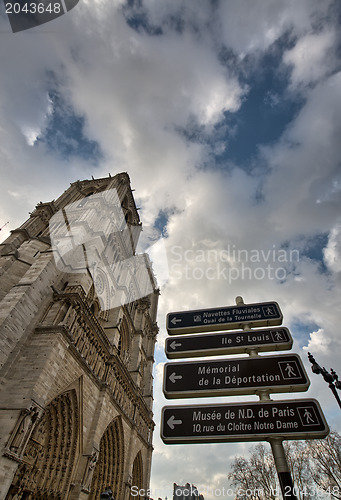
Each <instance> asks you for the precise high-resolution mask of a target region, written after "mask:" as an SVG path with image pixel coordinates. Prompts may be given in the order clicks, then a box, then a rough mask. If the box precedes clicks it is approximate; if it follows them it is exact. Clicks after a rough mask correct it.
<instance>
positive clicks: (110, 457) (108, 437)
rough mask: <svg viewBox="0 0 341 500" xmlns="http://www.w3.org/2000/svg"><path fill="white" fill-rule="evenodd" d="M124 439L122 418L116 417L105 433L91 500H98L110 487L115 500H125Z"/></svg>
mask: <svg viewBox="0 0 341 500" xmlns="http://www.w3.org/2000/svg"><path fill="white" fill-rule="evenodd" d="M123 467H124V437H123V427H122V422H121V417H116V418H115V419H114V420H113V421H112V422H111V424H109V426H108V427H107V429H106V431H105V432H104V434H103V436H102V439H101V442H100V450H99V457H98V461H97V464H96V468H95V470H94V475H93V478H92V483H91V488H90V495H89V500H98V498H99V497H100V495H101V493H102V492H103V491H104V490H105V488H106V487H107V486H110V488H111V490H112V492H113V497H114V498H115V500H120V499H122V498H123V490H122V482H123Z"/></svg>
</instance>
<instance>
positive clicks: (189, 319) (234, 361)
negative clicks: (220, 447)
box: [161, 297, 329, 500]
mask: <svg viewBox="0 0 341 500" xmlns="http://www.w3.org/2000/svg"><path fill="white" fill-rule="evenodd" d="M236 304H237V305H235V306H231V307H220V308H214V309H200V310H197V311H182V312H172V313H169V314H167V321H166V324H167V330H168V333H169V335H176V334H181V335H182V334H187V333H203V332H212V331H217V330H220V331H224V330H231V329H238V328H242V329H243V331H240V332H229V333H219V334H211V335H192V336H186V335H185V336H183V337H172V338H168V339H167V340H166V348H165V350H166V355H167V357H168V358H184V357H197V356H202V355H204V356H205V355H206V356H214V355H222V354H239V353H248V354H250V356H249V357H244V358H227V359H223V360H211V361H205V360H204V361H200V360H199V361H196V362H194V361H189V362H188V361H187V362H178V363H166V364H165V367H164V379H163V392H164V394H165V396H166V398H168V399H172V398H195V397H202V396H231V395H236V394H258V395H259V397H260V401H259V402H250V403H244V402H243V403H239V404H238V403H229V404H221V405H211V404H210V405H200V406H199V405H197V406H194V405H193V406H166V407H165V408H163V409H162V418H161V438H162V440H163V441H164V443H166V444H183V443H216V442H222V443H226V442H236V441H269V442H270V444H271V448H272V452H273V456H274V460H275V465H276V469H277V473H278V478H279V482H280V486H281V490H282V494H283V498H284V499H285V500H297V498H296V495H295V490H294V487H293V482H292V478H291V473H290V469H289V466H288V462H287V459H286V455H285V451H284V448H283V444H282V441H283V439H314V438H318V439H320V438H323V437H325V436H327V435H328V433H329V429H328V425H327V423H326V421H325V419H324V416H323V413H322V411H321V408H320V406H319V404H318V402H317V401H316V400H314V399H294V400H286V401H272V400H271V399H270V397H269V393H271V392H293V391H306V390H307V389H308V387H309V384H310V382H309V379H308V376H307V374H306V371H305V369H304V366H303V364H302V362H301V359H300V358H299V356H298V355H297V354H290V355H287V354H278V355H277V356H258V351H275V350H285V349H291V347H292V338H291V335H290V333H289V330H288V329H287V328H268V329H263V330H261V329H258V330H250V328H253V327H262V326H268V327H269V326H270V327H274V326H277V325H281V324H282V320H283V316H282V313H281V310H280V308H279V306H278V304H277V302H262V303H257V304H244V301H243V298H242V297H237V298H236Z"/></svg>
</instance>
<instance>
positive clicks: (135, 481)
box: [131, 451, 143, 500]
mask: <svg viewBox="0 0 341 500" xmlns="http://www.w3.org/2000/svg"><path fill="white" fill-rule="evenodd" d="M131 475H132V480H131V485H132V486H134V490H135V491H136V490H138V491H139V492H140V491H141V489H142V487H143V464H142V454H141V452H140V451H139V452H138V454H137V455H136V457H135V460H134V463H133V470H132V474H131ZM131 498H134V500H139V499H140V498H141V497H140V495H138V496H136V495H135V496H133V495H131Z"/></svg>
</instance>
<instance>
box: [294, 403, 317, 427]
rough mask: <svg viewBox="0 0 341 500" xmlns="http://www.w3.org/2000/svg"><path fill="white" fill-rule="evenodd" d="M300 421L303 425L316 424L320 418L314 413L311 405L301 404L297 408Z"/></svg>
mask: <svg viewBox="0 0 341 500" xmlns="http://www.w3.org/2000/svg"><path fill="white" fill-rule="evenodd" d="M297 411H298V414H299V417H300V420H301V423H302V425H303V426H311V425H317V424H319V423H320V418H318V416H317V415H316V412H315V410H314V407H313V406H301V407H298V408H297Z"/></svg>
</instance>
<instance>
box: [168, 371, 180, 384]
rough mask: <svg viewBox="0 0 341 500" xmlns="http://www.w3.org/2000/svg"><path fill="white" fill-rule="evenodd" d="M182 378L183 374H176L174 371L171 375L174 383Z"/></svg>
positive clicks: (170, 377) (170, 378)
mask: <svg viewBox="0 0 341 500" xmlns="http://www.w3.org/2000/svg"><path fill="white" fill-rule="evenodd" d="M180 379H182V375H176V374H175V372H173V373H172V374H171V375H169V380H170V381H171V382H173V384H174V383H175V382H176V381H177V380H180Z"/></svg>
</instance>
